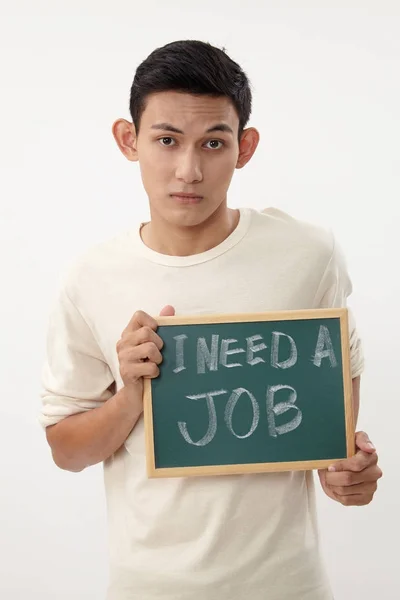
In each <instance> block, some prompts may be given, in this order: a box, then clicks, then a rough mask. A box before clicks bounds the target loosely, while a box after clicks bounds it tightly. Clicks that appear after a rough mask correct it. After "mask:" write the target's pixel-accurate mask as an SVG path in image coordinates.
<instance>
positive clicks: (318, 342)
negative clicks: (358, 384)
mask: <svg viewBox="0 0 400 600" xmlns="http://www.w3.org/2000/svg"><path fill="white" fill-rule="evenodd" d="M156 320H157V323H158V329H157V333H158V335H159V336H160V337H161V338H162V340H163V342H164V346H163V349H162V355H163V362H162V363H161V365H160V375H159V376H158V377H156V378H154V379H147V380H145V385H144V419H145V431H146V456H147V472H148V476H149V477H186V476H191V475H202V476H204V475H223V474H240V473H256V472H266V471H287V470H299V469H301V470H308V469H317V468H324V467H327V466H328V465H329V464H331V463H332V462H333V461H335V460H338V459H341V458H346V457H349V456H352V455H353V454H354V452H355V447H354V419H353V406H352V385H351V372H350V356H349V333H348V313H347V309H346V308H341V309H317V310H302V311H285V312H273V313H272V312H268V313H257V314H234V315H206V316H197V317H196V316H186V317H179V316H175V317H157V318H156Z"/></svg>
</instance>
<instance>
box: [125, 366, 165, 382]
mask: <svg viewBox="0 0 400 600" xmlns="http://www.w3.org/2000/svg"><path fill="white" fill-rule="evenodd" d="M120 373H121V377H122V380H123V381H124V383H125V384H126V382H132V383H136V382H137V381H138V380H139V379H140V378H141V377H143V378H144V379H153V378H155V377H158V375H159V374H160V370H159V368H158V366H157V365H156V364H155V363H153V362H141V363H135V364H134V365H129V368H127V365H126V364H125V365H124V366H122V367H121V368H120Z"/></svg>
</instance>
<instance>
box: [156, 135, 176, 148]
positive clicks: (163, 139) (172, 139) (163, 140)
mask: <svg viewBox="0 0 400 600" xmlns="http://www.w3.org/2000/svg"><path fill="white" fill-rule="evenodd" d="M167 140H169V141H174V138H172V137H163V138H160V139H159V140H158V141H159V142H165V141H167ZM172 145H173V144H164V143H162V144H161V146H166V147H168V146H172Z"/></svg>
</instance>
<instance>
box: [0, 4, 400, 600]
mask: <svg viewBox="0 0 400 600" xmlns="http://www.w3.org/2000/svg"><path fill="white" fill-rule="evenodd" d="M178 39H201V40H203V41H209V42H211V43H212V44H214V45H217V46H219V47H222V46H225V47H226V50H227V52H228V54H229V55H230V56H231V57H232V58H233V59H234V60H236V61H237V62H239V64H241V65H242V67H243V68H244V70H245V71H246V72H247V74H248V76H249V77H250V80H251V82H252V85H253V94H254V111H253V115H252V118H251V121H250V123H249V125H253V126H255V127H257V128H258V129H259V131H260V133H261V142H260V145H259V147H258V149H257V152H256V155H255V156H254V158H253V159H252V161H251V162H250V163H249V164H248V165H247V166H246V168H245V169H243V170H241V171H237V172H236V173H235V175H234V178H233V182H232V186H231V189H230V194H229V203H230V205H231V206H232V207H237V206H239V205H244V206H253V207H257V208H264V207H266V206H276V207H279V208H281V209H283V210H285V211H287V212H289V213H291V214H293V215H294V216H296V217H299V218H303V219H307V220H311V221H313V222H315V223H319V224H322V225H324V226H325V225H326V226H327V227H332V228H333V230H334V232H335V234H336V236H337V238H338V240H339V242H340V243H341V245H342V247H343V249H344V251H345V253H346V256H347V260H348V266H349V269H350V273H351V276H352V279H353V284H354V293H353V295H352V297H351V305H352V307H353V309H354V311H355V314H356V317H357V321H358V327H359V330H360V334H361V336H362V338H363V340H364V350H365V355H366V371H365V374H364V375H363V377H362V389H361V414H360V419H359V428H362V429H365V430H366V431H367V432H368V433H369V435H370V437H371V439H372V440H373V441H374V442H375V444H376V446H377V448H378V452H379V455H380V464H381V466H382V468H383V470H384V478H383V479H382V480H381V481H380V483H379V490H378V493H377V494H376V497H375V499H374V501H373V503H372V504H371V505H369V506H367V507H362V508H345V507H342V506H340V505H338V504H336V503H334V502H333V501H331V500H329V499H328V498H326V497H323V496H322V494H319V509H320V524H321V530H322V536H323V537H322V539H323V550H324V554H325V557H326V562H327V566H328V569H329V572H330V575H331V580H332V585H333V588H334V591H335V597H336V600H349V599H350V598H351V599H354V600H358V599H363V600H372V599H374V600H375V598H377V597H379V600H386V599H387V600H389V599H390V600H393V599H395V598H399V597H400V584H399V566H398V556H399V551H398V544H397V538H398V537H399V533H400V532H399V517H398V514H399V513H398V503H399V500H398V498H399V491H400V490H399V476H398V462H397V457H398V455H399V452H398V448H399V443H398V441H397V435H398V423H399V416H400V412H399V386H398V377H399V363H398V357H399V345H398V339H399V332H400V327H399V308H398V302H399V293H400V286H399V267H398V259H399V254H400V253H399V217H400V197H399V192H400V175H399V173H400V159H399V139H400V125H399V106H400V84H399V73H400V60H399V59H400V41H399V40H400V3H399V2H396V1H395V0H393V2H388V1H375V2H366V1H364V2H363V1H361V0H360V2H354V1H346V2H345V1H337V2H333V1H332V2H328V1H320V2H296V1H292V2H288V1H286V2H285V1H282V2H262V1H259V2H255V1H253V2H251V1H247V2H239V1H237V0H229V1H220V2H216V1H215V0H213V1H209V0H202V2H190V1H189V0H186V1H184V0H180V1H178V0H176V1H169V2H167V1H161V0H159V1H158V2H155V1H154V0H153V1H152V0H146V2H134V1H132V0H131V1H129V2H128V1H123V0H114V1H113V2H111V1H109V2H105V1H101V0H97V1H94V0H93V1H90V0H79V1H78V0H68V1H67V0H65V1H60V0H58V1H57V0H48V1H44V0H36V1H35V2H30V1H28V0H26V1H25V2H23V1H21V0H20V1H15V0H10V1H9V2H5V1H4V0H3V1H2V2H1V3H0V45H1V55H0V56H1V59H0V60H1V69H0V109H1V110H0V170H1V172H0V186H1V189H0V244H1V245H0V251H1V283H2V286H1V299H0V303H1V313H0V315H1V317H0V318H1V342H0V352H1V362H0V364H1V402H0V410H1V418H0V448H1V496H0V540H1V542H0V553H1V555H0V596H1V598H3V599H4V600H26V599H27V598H29V599H30V600H39V599H40V600H54V599H55V598H57V600H71V598H74V599H75V600H101V598H103V597H104V593H105V587H106V582H107V548H106V521H105V518H106V515H105V502H104V494H103V481H102V468H101V466H99V465H98V466H96V467H92V468H90V469H88V470H86V471H83V472H82V473H79V474H72V473H68V472H64V471H61V470H59V469H57V468H56V467H55V466H54V465H53V463H52V461H51V457H50V452H49V449H48V447H47V445H46V442H45V436H44V432H43V431H42V430H41V429H40V426H39V425H38V423H37V414H38V412H39V409H40V401H39V390H40V381H39V378H40V370H41V364H42V360H43V353H44V347H45V334H46V326H47V317H48V310H49V307H50V304H51V302H52V300H53V298H54V295H55V293H56V290H57V286H58V278H59V274H60V272H61V270H62V269H63V268H64V267H65V266H66V265H68V264H69V263H70V262H71V261H72V260H73V259H74V257H75V256H77V255H78V254H80V253H81V252H82V251H83V250H85V249H86V248H87V247H88V246H90V245H92V244H93V243H96V242H98V241H101V240H103V239H107V238H109V237H111V236H112V235H114V233H117V232H118V231H120V230H122V229H125V228H126V227H127V226H130V224H131V223H132V224H133V223H134V222H136V221H139V220H142V219H143V220H144V219H145V218H147V216H148V210H147V198H146V196H145V193H144V190H143V188H142V185H141V180H140V173H139V168H138V164H137V163H130V162H128V161H127V160H126V159H125V158H124V157H123V156H122V154H121V153H120V151H119V150H118V148H117V146H116V144H115V142H114V140H113V138H112V135H111V126H112V123H113V121H114V120H115V119H117V118H118V117H124V118H128V119H129V118H130V116H129V112H128V101H129V91H130V86H131V83H132V80H133V76H134V72H135V69H136V67H137V66H138V64H139V63H140V62H141V61H142V60H143V59H144V58H146V57H147V55H148V54H149V53H150V52H151V51H152V50H153V49H154V48H156V47H158V46H162V45H164V44H165V43H167V42H170V41H173V40H178ZM138 308H140V307H138ZM266 518H267V515H266ZM143 600H145V599H143ZM282 600H284V599H282ZM299 600H301V599H299Z"/></svg>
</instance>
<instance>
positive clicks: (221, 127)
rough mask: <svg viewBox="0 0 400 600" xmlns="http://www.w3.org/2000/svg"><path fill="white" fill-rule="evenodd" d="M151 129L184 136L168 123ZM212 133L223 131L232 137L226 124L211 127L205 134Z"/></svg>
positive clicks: (157, 124) (230, 129)
mask: <svg viewBox="0 0 400 600" xmlns="http://www.w3.org/2000/svg"><path fill="white" fill-rule="evenodd" d="M151 129H161V130H162V131H172V133H181V134H184V132H183V131H182V130H181V129H177V127H174V126H173V125H171V124H170V123H156V124H155V125H152V126H151ZM213 131H224V132H226V133H231V134H232V135H233V129H232V128H231V127H229V125H227V124H226V123H218V124H217V125H213V127H210V128H209V129H207V131H206V133H212V132H213Z"/></svg>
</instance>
